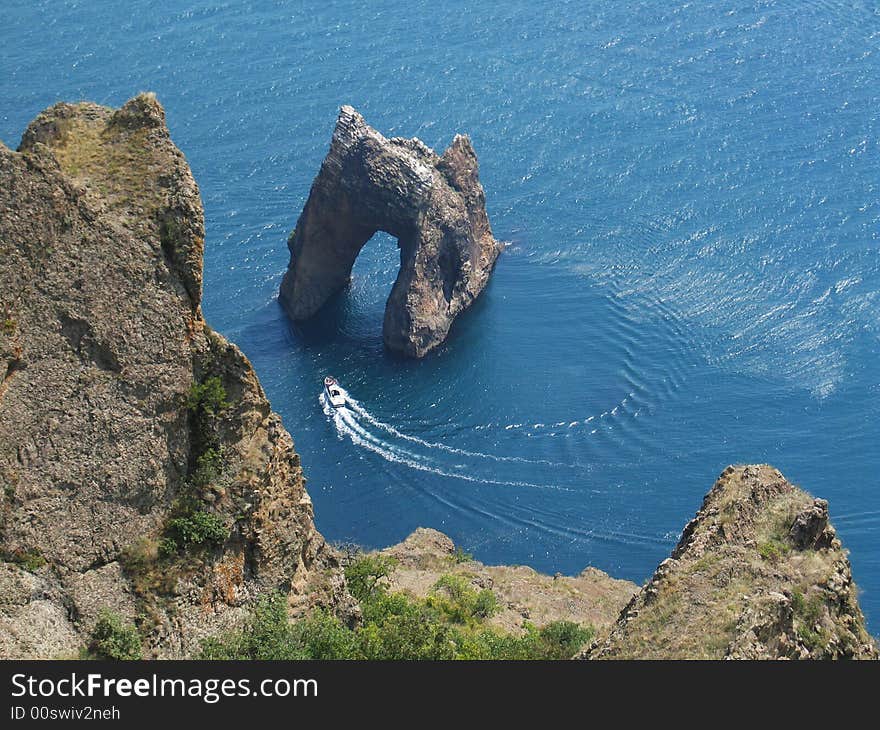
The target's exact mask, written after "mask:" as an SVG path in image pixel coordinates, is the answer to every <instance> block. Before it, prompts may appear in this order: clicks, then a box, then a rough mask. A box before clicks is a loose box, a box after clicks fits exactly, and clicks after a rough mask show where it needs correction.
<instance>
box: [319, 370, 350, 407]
mask: <svg viewBox="0 0 880 730" xmlns="http://www.w3.org/2000/svg"><path fill="white" fill-rule="evenodd" d="M324 396H325V397H326V398H327V401H328V402H329V403H330V405H331V406H333V407H334V408H342V407H344V406H345V393H344V392H343V390H342V387H341V386H340V385H339V383H338V382H337V380H336V378H334V377H333V376H332V375H328V376H327V377H326V378H324Z"/></svg>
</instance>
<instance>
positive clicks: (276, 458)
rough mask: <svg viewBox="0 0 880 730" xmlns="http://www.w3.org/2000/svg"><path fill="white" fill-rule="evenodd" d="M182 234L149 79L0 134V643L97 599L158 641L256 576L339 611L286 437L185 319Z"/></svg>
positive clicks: (84, 624)
mask: <svg viewBox="0 0 880 730" xmlns="http://www.w3.org/2000/svg"><path fill="white" fill-rule="evenodd" d="M203 237H204V225H203V214H202V205H201V201H200V197H199V191H198V187H197V186H196V183H195V181H194V180H193V177H192V175H191V173H190V170H189V167H188V165H187V163H186V160H185V159H184V157H183V155H182V154H181V153H180V151H179V150H178V149H177V148H176V147H175V146H174V144H173V143H172V141H171V139H170V136H169V133H168V129H167V127H166V124H165V114H164V111H163V109H162V107H161V106H160V105H159V103H158V102H157V101H156V100H155V98H153V97H152V96H151V95H141V96H138V97H137V98H135V99H132V100H131V101H129V102H128V103H127V104H125V106H123V107H122V108H121V109H118V110H113V109H108V108H105V107H101V106H97V105H94V104H88V103H82V104H73V105H71V104H58V105H56V106H54V107H52V108H51V109H48V110H47V111H45V112H43V113H42V114H41V115H40V116H39V117H38V118H37V119H36V120H35V121H34V122H33V123H32V124H31V125H30V126H29V127H28V129H27V131H26V132H25V133H24V136H23V138H22V142H21V146H20V148H19V150H18V151H17V152H12V151H10V150H9V149H7V148H6V147H3V146H2V145H0V322H2V327H0V487H2V490H0V552H2V555H0V558H2V560H3V562H0V657H57V656H69V655H76V654H77V652H78V651H80V649H81V648H82V647H83V645H84V644H85V643H86V641H87V637H88V635H89V633H90V631H91V630H92V628H93V626H94V625H95V622H96V620H97V617H98V615H99V613H100V612H101V611H102V610H104V609H112V610H113V611H114V612H116V613H117V614H119V615H121V616H122V617H123V618H124V619H127V620H132V621H135V622H137V624H138V626H139V629H140V633H141V635H142V636H143V637H144V645H145V651H146V655H148V656H149V655H152V656H161V657H175V656H185V655H187V654H188V653H189V652H191V651H192V649H193V648H194V647H195V646H196V644H197V642H198V639H199V638H200V637H201V636H204V635H207V634H214V633H216V632H217V631H219V630H221V629H222V628H224V627H227V626H230V625H232V624H234V623H235V622H236V621H237V620H238V619H239V618H240V616H241V615H242V614H243V612H245V611H246V608H247V606H248V604H249V603H250V601H251V600H252V599H253V597H254V596H255V595H257V594H258V593H261V592H264V591H266V590H275V589H277V590H281V591H283V592H285V593H287V594H288V595H289V596H290V604H291V609H292V610H293V611H297V610H304V609H305V608H306V607H307V606H308V605H310V603H312V602H322V603H324V604H326V605H330V606H333V607H334V608H336V609H337V610H338V611H340V612H341V613H342V614H344V615H345V614H348V615H350V614H351V612H352V611H353V610H354V607H353V606H352V604H351V601H350V598H349V597H348V594H347V592H346V591H345V586H344V579H343V577H342V574H341V571H340V570H339V567H338V564H337V562H336V558H335V557H334V554H333V553H332V551H330V550H328V548H327V546H326V545H325V543H324V541H323V539H322V537H321V536H320V534H318V533H317V532H316V530H315V528H314V525H313V522H312V507H311V502H310V500H309V496H308V494H307V492H306V490H305V483H304V479H303V473H302V469H301V466H300V460H299V456H298V455H297V454H296V452H295V451H294V448H293V443H292V440H291V438H290V436H289V435H288V434H287V432H286V431H285V430H284V427H283V426H282V424H281V421H280V419H279V417H278V416H277V415H276V414H275V413H273V412H272V410H271V408H270V406H269V403H268V402H267V400H266V397H265V395H264V393H263V390H262V388H261V387H260V384H259V382H258V380H257V377H256V375H255V374H254V371H253V369H252V367H251V365H250V363H249V362H248V360H247V358H245V356H244V355H243V354H242V353H241V352H240V351H239V350H238V349H237V348H236V347H235V346H234V345H232V344H230V343H229V342H227V341H226V340H225V339H223V338H222V337H221V336H220V335H218V334H217V333H215V332H212V331H211V329H210V328H209V327H208V326H207V324H206V323H205V321H204V319H203V318H202V315H201V309H200V298H201V279H202V246H203Z"/></svg>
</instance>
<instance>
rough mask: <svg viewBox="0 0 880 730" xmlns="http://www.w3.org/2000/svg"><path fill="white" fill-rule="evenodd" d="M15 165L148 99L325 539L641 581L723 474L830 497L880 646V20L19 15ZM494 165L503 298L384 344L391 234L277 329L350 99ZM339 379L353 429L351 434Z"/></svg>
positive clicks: (562, 8) (236, 5) (346, 11)
mask: <svg viewBox="0 0 880 730" xmlns="http://www.w3.org/2000/svg"><path fill="white" fill-rule="evenodd" d="M3 10H4V12H3V23H2V30H0V139H2V140H3V141H4V142H5V143H6V144H7V145H8V146H10V147H16V146H17V145H18V143H19V140H20V137H21V134H22V132H23V131H24V129H25V127H26V125H27V124H28V122H29V121H30V120H31V119H32V118H33V117H34V116H35V115H36V114H37V113H39V112H40V111H41V110H42V109H43V108H45V107H47V106H49V105H51V104H53V103H55V102H57V101H59V100H69V101H75V100H81V99H88V100H92V101H95V102H99V103H102V104H107V105H112V106H119V105H121V104H123V103H124V102H125V101H126V100H127V99H128V98H130V97H132V96H134V95H135V94H137V93H138V92H140V91H154V92H156V94H157V95H158V97H159V99H160V101H161V102H162V104H163V105H164V106H165V109H166V111H167V116H168V124H169V127H170V130H171V133H172V136H173V138H174V140H175V142H176V143H177V144H178V146H179V147H180V148H181V149H182V150H183V151H184V153H185V154H186V157H187V159H188V160H189V163H190V165H191V166H192V169H193V171H194V174H195V176H196V179H197V180H198V182H199V185H200V187H201V193H202V197H203V200H204V204H205V213H206V222H207V242H206V251H205V280H204V312H205V315H206V317H207V320H208V321H209V323H210V324H211V325H212V326H213V327H214V328H215V329H217V330H218V331H220V332H222V333H223V334H224V335H226V336H227V337H229V338H230V339H232V340H233V341H235V342H236V343H237V344H238V345H239V346H240V347H241V348H242V350H243V351H244V352H245V353H246V354H247V356H248V357H249V358H250V360H251V361H252V362H253V364H254V366H255V368H256V371H257V373H258V374H259V377H260V380H261V381H262V383H263V386H264V387H265V390H266V392H267V394H268V396H269V398H270V399H271V402H272V405H273V407H274V408H275V410H277V411H278V412H279V413H280V414H281V415H282V417H283V419H284V423H285V425H286V427H287V429H288V430H289V431H290V432H291V434H292V435H293V438H294V440H295V443H296V448H297V450H298V451H299V452H300V454H301V455H302V460H303V463H304V465H305V471H306V475H307V478H308V490H309V493H310V494H311V497H312V499H313V501H314V505H315V515H316V522H317V526H318V528H319V529H320V530H321V531H322V532H323V534H324V535H325V536H326V537H327V538H328V539H329V540H331V541H345V542H355V543H358V544H361V545H364V546H368V547H376V546H386V545H389V544H391V543H394V542H397V541H399V540H401V539H402V538H404V537H406V536H407V535H408V534H409V533H410V532H411V531H412V530H414V529H415V528H416V527H419V526H424V527H432V528H436V529H438V530H441V531H443V532H445V533H446V534H448V535H449V536H450V537H452V538H453V539H454V540H455V542H456V543H457V544H459V545H460V546H461V547H462V548H463V549H464V550H466V551H467V552H470V553H472V554H473V555H474V556H475V557H476V558H478V559H479V560H481V561H484V562H487V563H505V564H524V565H529V566H532V567H534V568H535V569H537V570H540V571H544V572H549V573H554V572H561V573H564V574H574V573H578V572H579V571H581V570H582V569H583V568H584V567H586V566H595V567H597V568H600V569H602V570H605V571H607V572H609V573H611V574H612V575H614V576H618V577H622V578H627V579H630V580H634V581H637V582H641V581H643V580H645V579H646V578H647V577H649V576H650V575H651V573H652V572H653V570H654V568H655V566H656V565H657V564H658V563H659V562H660V561H661V560H662V559H663V558H665V557H666V556H668V554H669V551H670V549H671V548H672V547H673V546H674V545H675V543H676V541H677V539H678V536H679V534H680V531H681V529H682V527H683V526H684V525H685V523H686V522H687V521H688V520H689V519H690V518H691V517H692V516H693V515H694V513H695V511H696V510H697V509H698V508H699V506H700V503H701V501H702V498H703V496H704V495H705V493H706V492H707V491H708V490H709V489H710V488H711V486H712V484H713V482H714V481H715V479H716V478H717V476H718V475H719V473H720V472H721V471H722V470H723V469H724V468H725V466H727V465H728V464H731V463H752V462H769V463H771V464H773V465H775V466H776V467H778V468H779V469H780V470H782V472H783V473H784V474H785V475H786V477H788V479H790V480H791V481H793V482H794V483H796V484H799V485H801V486H802V487H803V488H804V489H806V490H808V491H809V492H811V493H812V494H814V495H816V496H821V497H824V498H826V499H828V500H829V501H830V505H831V516H832V521H833V523H834V525H835V526H836V527H837V529H838V531H839V534H840V537H841V538H842V540H843V542H844V544H845V545H846V547H847V548H848V549H849V550H850V558H851V561H852V565H853V570H854V574H855V579H856V581H857V583H858V585H859V586H860V588H861V604H862V607H863V609H864V611H865V613H866V614H867V617H868V621H869V628H870V629H871V630H872V631H873V632H874V633H875V634H876V633H878V632H880V490H878V486H880V485H878V478H880V453H878V443H880V418H878V412H880V362H878V355H880V339H878V338H880V248H878V234H880V174H878V173H880V139H878V133H880V5H878V3H876V2H867V1H861V0H798V1H795V0H751V1H747V0H701V1H700V2H693V1H686V2H683V1H681V0H641V1H636V0H620V1H616V2H584V1H583V0H581V1H577V2H563V1H554V2H540V1H537V0H527V1H526V0H506V2H504V3H494V2H488V3H466V2H459V1H458V0H447V1H446V2H443V3H437V2H429V1H428V0H409V1H408V2H386V1H382V0H371V2H368V3H367V2H352V1H351V0H342V1H339V2H332V3H328V2H269V1H268V0H266V1H264V2H256V1H255V2H231V1H229V2H216V0H213V1H211V0H209V1H204V2H185V1H180V0H173V1H172V0H151V1H150V2H141V1H136V2H135V1H133V2H126V3H116V2H107V1H87V0H52V1H51V2H50V1H48V0H4V3H3ZM342 104H351V105H353V106H355V107H356V108H357V109H358V110H359V111H360V112H361V113H362V114H363V115H364V116H365V118H366V120H367V121H368V123H370V124H371V125H372V126H374V127H375V128H376V129H378V130H379V131H381V132H382V133H384V134H385V135H387V136H407V137H409V136H417V137H419V138H420V139H421V140H423V141H424V142H425V143H426V144H428V145H429V146H431V147H433V148H434V149H435V150H437V151H438V152H442V151H443V150H444V149H445V147H446V146H447V145H448V144H449V143H450V142H451V141H452V139H453V137H454V135H455V134H457V133H466V134H468V135H470V137H471V139H472V140H473V144H474V147H475V149H476V151H477V154H478V157H479V162H480V177H481V180H482V183H483V185H484V187H485V190H486V199H487V206H488V212H489V216H490V220H491V223H492V226H493V230H494V233H495V236H496V237H497V238H498V239H499V240H503V241H505V242H506V243H507V244H508V246H507V248H506V249H505V251H504V252H503V253H502V255H501V257H500V259H499V261H498V265H497V268H496V270H495V273H494V275H493V278H492V280H491V283H490V284H489V286H488V288H487V289H486V290H485V292H484V293H483V294H482V295H481V297H480V298H479V299H478V301H477V302H476V303H475V305H474V306H473V307H472V308H471V309H470V310H469V311H467V312H466V313H465V314H464V315H463V316H461V317H460V319H459V320H458V321H457V322H456V323H455V325H454V328H453V331H452V333H451V336H450V337H449V340H448V341H447V342H446V343H445V344H444V345H443V346H442V347H441V348H440V349H439V350H438V351H437V352H435V353H433V354H431V355H430V356H428V357H426V358H425V359H423V360H421V361H407V360H401V359H399V358H396V357H393V356H391V355H389V354H388V353H386V352H385V351H384V350H383V346H382V337H381V330H382V315H383V310H384V305H385V299H386V297H387V295H388V293H389V291H390V288H391V285H392V283H393V281H394V279H395V276H396V274H397V269H398V262H399V257H398V250H397V246H396V241H395V240H394V239H393V238H392V237H390V236H388V235H386V234H381V233H380V234H377V235H376V236H375V237H374V238H373V239H372V240H371V241H370V242H369V243H368V244H367V245H366V246H365V247H364V249H363V251H362V252H361V254H360V256H359V258H358V259H357V261H356V263H355V266H354V271H353V278H352V282H351V284H350V286H349V287H348V288H347V289H346V290H345V291H344V292H342V293H341V294H340V295H339V296H338V297H336V298H335V299H334V300H333V301H331V302H330V303H329V304H328V305H327V307H326V308H325V309H324V310H323V311H322V312H321V313H320V314H319V315H318V316H317V317H316V318H315V319H314V320H313V321H311V322H308V323H305V324H302V325H295V324H294V323H292V322H291V321H290V320H289V319H288V318H287V317H286V316H285V314H284V312H283V311H282V309H281V307H280V305H279V302H278V296H277V294H278V286H279V284H280V282H281V277H282V275H283V273H284V271H285V268H286V266H287V263H288V250H287V245H286V241H287V237H288V235H289V233H290V231H291V229H292V228H293V227H294V225H295V223H296V219H297V216H298V215H299V213H300V211H301V210H302V207H303V204H304V202H305V200H306V197H307V195H308V192H309V187H310V185H311V183H312V180H313V178H314V176H315V174H316V173H317V171H318V168H319V166H320V164H321V160H322V159H323V157H324V155H325V154H326V152H327V149H328V145H329V142H330V136H331V133H332V131H333V126H334V121H335V119H336V115H337V112H338V109H339V107H340V105H342ZM327 374H332V375H335V376H336V377H337V378H338V379H339V380H340V382H341V383H342V384H343V386H344V387H345V388H346V390H347V391H348V393H349V395H350V398H351V407H350V408H349V409H347V410H346V411H345V412H344V413H340V412H333V413H331V412H329V411H327V410H326V409H325V408H323V407H322V404H321V402H320V399H319V394H320V391H321V381H322V378H323V377H324V376H325V375H327Z"/></svg>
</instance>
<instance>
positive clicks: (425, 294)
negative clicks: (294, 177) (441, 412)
mask: <svg viewBox="0 0 880 730" xmlns="http://www.w3.org/2000/svg"><path fill="white" fill-rule="evenodd" d="M379 230H382V231H385V232H387V233H389V234H391V235H392V236H395V237H396V238H397V240H398V245H399V246H400V271H399V273H398V275H397V281H395V283H394V287H393V288H392V290H391V295H390V296H389V297H388V303H387V304H386V306H385V320H384V323H383V336H384V340H385V344H386V346H387V347H388V348H389V349H390V350H392V351H395V352H398V353H401V354H404V355H408V356H411V357H422V356H423V355H425V354H426V353H427V352H429V351H430V350H431V349H433V348H435V347H436V346H437V345H439V344H440V343H442V342H443V341H444V340H445V339H446V336H447V334H448V333H449V328H450V326H451V325H452V322H453V321H454V320H455V318H456V317H457V316H458V315H459V314H460V313H461V312H462V311H463V310H464V309H466V308H467V307H468V306H470V304H471V303H472V302H473V301H474V299H475V298H476V297H477V295H478V294H479V293H480V292H481V291H482V290H483V288H484V287H485V286H486V283H487V282H488V280H489V274H490V273H491V271H492V267H493V266H494V264H495V260H496V258H497V257H498V254H499V252H500V251H501V248H502V246H501V244H500V243H499V242H498V241H496V240H495V239H494V238H493V237H492V230H491V228H490V226H489V219H488V217H487V216H486V199H485V195H484V193H483V187H482V185H480V181H479V177H478V166H477V156H476V154H475V153H474V149H473V147H472V146H471V143H470V140H469V139H468V138H467V137H464V136H461V135H458V136H456V137H455V139H454V140H453V142H452V145H451V146H450V147H449V149H448V150H446V152H444V153H443V155H442V156H438V155H437V154H436V153H435V152H434V151H433V150H431V149H429V148H428V147H426V146H425V145H424V144H423V143H422V142H421V141H419V140H418V139H401V138H393V139H386V138H385V137H383V136H382V135H381V134H379V133H378V132H377V131H376V130H374V129H372V128H371V127H369V126H368V125H367V124H366V122H365V121H364V119H363V117H362V116H361V115H360V114H358V113H357V112H356V111H355V110H354V109H352V108H351V107H349V106H344V107H342V109H341V111H340V113H339V119H338V120H337V122H336V129H335V131H334V132H333V140H332V143H331V145H330V151H329V152H328V153H327V157H326V158H325V160H324V162H323V164H322V165H321V170H320V172H319V173H318V176H317V177H316V178H315V181H314V183H313V184H312V189H311V192H310V193H309V199H308V201H307V203H306V206H305V209H304V210H303V212H302V214H301V215H300V217H299V221H298V222H297V224H296V230H295V231H294V233H293V234H292V236H291V238H290V241H289V242H288V245H289V247H290V265H289V267H288V270H287V273H286V275H285V277H284V280H283V282H282V283H281V302H282V303H283V305H284V307H285V308H286V310H287V312H288V313H289V314H290V316H291V317H292V318H293V319H295V320H301V319H307V318H309V317H311V316H312V315H313V314H315V313H316V312H317V311H318V309H320V308H321V306H322V305H323V304H324V303H325V302H327V300H328V299H329V298H330V297H331V296H333V295H334V294H335V293H337V292H338V291H340V290H341V289H342V288H343V287H344V286H345V285H346V284H347V283H348V281H349V279H350V276H351V269H352V266H353V265H354V262H355V259H356V258H357V255H358V253H359V252H360V250H361V248H362V247H363V246H364V244H365V243H366V242H367V241H369V240H370V238H371V237H372V236H373V234H374V233H376V231H379Z"/></svg>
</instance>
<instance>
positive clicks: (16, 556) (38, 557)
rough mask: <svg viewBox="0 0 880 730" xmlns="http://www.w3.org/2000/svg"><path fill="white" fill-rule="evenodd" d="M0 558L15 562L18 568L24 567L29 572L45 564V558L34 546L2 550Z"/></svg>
mask: <svg viewBox="0 0 880 730" xmlns="http://www.w3.org/2000/svg"><path fill="white" fill-rule="evenodd" d="M0 558H2V560H4V561H5V562H7V563H15V565H17V566H18V567H19V568H24V569H25V570H26V571H28V572H29V573H33V572H34V571H36V570H39V569H40V568H42V567H43V566H44V565H45V564H46V558H44V557H43V554H42V553H41V552H40V551H39V550H37V549H36V548H17V549H16V550H12V551H9V552H2V553H0Z"/></svg>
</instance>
